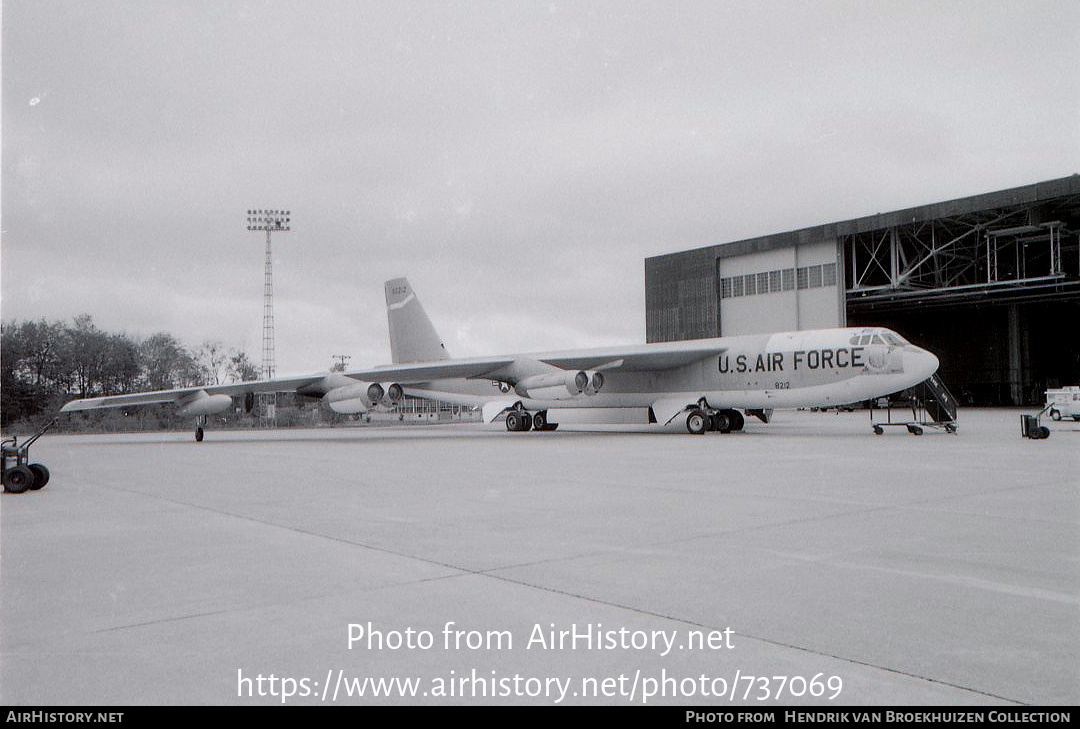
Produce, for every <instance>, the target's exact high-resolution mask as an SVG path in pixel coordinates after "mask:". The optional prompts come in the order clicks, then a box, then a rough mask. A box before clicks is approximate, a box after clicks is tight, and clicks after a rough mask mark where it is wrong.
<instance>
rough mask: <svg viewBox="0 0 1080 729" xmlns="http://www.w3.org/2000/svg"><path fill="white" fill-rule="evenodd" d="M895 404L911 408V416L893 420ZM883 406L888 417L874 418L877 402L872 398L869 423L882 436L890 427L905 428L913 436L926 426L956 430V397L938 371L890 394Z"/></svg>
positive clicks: (949, 430)
mask: <svg viewBox="0 0 1080 729" xmlns="http://www.w3.org/2000/svg"><path fill="white" fill-rule="evenodd" d="M894 406H895V407H897V408H903V409H908V408H910V413H911V418H910V419H904V418H900V419H898V420H893V407H894ZM884 409H885V411H886V419H885V420H875V419H874V410H875V408H874V401H873V400H871V401H870V423H871V425H872V426H873V428H874V433H875V434H877V435H881V434H882V433H883V432H884V428H885V427H888V426H901V427H905V428H907V431H908V432H909V433H911V434H913V435H922V433H923V428H924V427H929V428H944V430H945V432H947V433H955V432H956V411H957V402H956V398H955V397H953V394H952V393H951V392H949V388H947V387H945V383H943V382H942V381H941V379H940V378H939V377H938V376H937V375H936V374H935V375H931V376H930V377H929V379H926V380H923V381H922V382H920V383H919V384H918V385H915V386H914V387H912V388H909V389H907V390H904V391H903V392H900V393H897V394H896V395H893V396H891V397H889V398H888V403H887V404H886V405H885V408H884Z"/></svg>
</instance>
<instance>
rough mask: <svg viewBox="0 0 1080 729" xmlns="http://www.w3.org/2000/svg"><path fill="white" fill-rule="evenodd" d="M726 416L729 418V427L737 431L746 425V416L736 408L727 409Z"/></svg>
mask: <svg viewBox="0 0 1080 729" xmlns="http://www.w3.org/2000/svg"><path fill="white" fill-rule="evenodd" d="M727 413H728V417H729V418H731V429H732V430H735V431H739V430H742V429H743V426H744V425H746V418H744V417H743V414H742V413H740V412H739V411H738V410H728V411H727Z"/></svg>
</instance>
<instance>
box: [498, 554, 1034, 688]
mask: <svg viewBox="0 0 1080 729" xmlns="http://www.w3.org/2000/svg"><path fill="white" fill-rule="evenodd" d="M485 576H488V577H494V578H496V579H499V580H503V581H505V582H512V583H514V584H518V585H523V586H525V587H532V588H534V589H538V590H544V591H546V592H554V593H556V594H560V595H566V596H568V597H576V598H578V599H580V600H586V601H588V602H594V603H597V604H600V605H607V606H609V607H615V608H619V609H621V610H627V611H629V612H633V613H638V614H639V615H647V616H649V617H654V618H662V619H664V620H671V621H673V622H677V623H682V624H684V625H693V626H695V627H698V628H706V629H709V630H720V628H718V627H717V626H715V625H706V624H705V623H699V622H697V621H694V620H689V619H687V618H677V617H675V616H672V615H666V614H664V613H660V612H656V611H654V610H643V609H641V608H636V607H632V606H629V605H623V604H621V603H617V602H613V601H610V600H601V599H599V598H595V597H589V596H588V595H579V594H577V593H575V592H569V591H567V590H560V589H558V588H555V587H548V586H546V585H534V584H532V583H530V582H525V581H524V580H515V579H512V578H509V577H506V576H504V575H485ZM736 635H738V636H739V637H741V638H749V639H750V640H756V641H759V642H761V643H766V644H768V645H773V646H777V647H780V648H787V649H790V650H796V651H799V652H801V653H808V654H810V655H814V656H822V657H825V658H832V659H834V660H837V661H842V662H845V663H854V664H856V665H859V666H865V667H867V668H873V669H877V670H879V671H885V672H887V673H894V674H896V675H899V676H906V677H908V678H914V679H917V680H920V681H928V682H930V683H936V684H941V685H943V686H949V687H950V688H955V689H959V690H961V691H967V692H969V693H974V694H979V695H980V696H988V697H990V698H994V699H1000V700H1002V701H1008V702H1010V703H1013V704H1018V705H1020V706H1029V705H1030V704H1029V703H1028V702H1024V701H1020V700H1019V699H1010V698H1009V697H1007V696H1001V695H999V694H995V693H991V692H989V691H982V690H980V689H977V688H972V687H970V686H962V685H960V684H956V683H952V682H950V681H945V680H942V679H939V678H932V677H930V676H922V675H920V674H917V673H910V672H908V671H903V670H901V669H899V668H890V667H889V666H881V665H878V664H876V663H871V662H869V661H863V660H859V659H858V658H850V657H848V656H840V655H836V654H834V653H827V652H825V651H820V650H816V649H814V648H807V647H805V646H800V645H795V644H794V643H785V642H784V641H779V640H774V639H772V638H765V637H763V636H760V635H754V634H752V633H736Z"/></svg>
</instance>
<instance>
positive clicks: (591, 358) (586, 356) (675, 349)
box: [536, 340, 727, 372]
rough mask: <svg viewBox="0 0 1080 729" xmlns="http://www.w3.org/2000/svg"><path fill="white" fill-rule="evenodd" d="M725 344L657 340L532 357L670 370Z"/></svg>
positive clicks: (559, 363)
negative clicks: (654, 341) (657, 341)
mask: <svg viewBox="0 0 1080 729" xmlns="http://www.w3.org/2000/svg"><path fill="white" fill-rule="evenodd" d="M725 350H727V346H726V345H722V344H718V343H717V341H716V340H706V341H696V342H695V341H688V342H659V343H654V344H641V345H637V346H633V347H606V348H603V349H590V350H581V351H577V352H554V353H551V354H541V355H536V359H538V360H540V361H541V362H547V363H548V364H550V365H554V366H556V367H559V368H562V369H568V370H594V369H598V370H609V371H620V370H622V371H628V372H633V371H641V370H670V369H674V368H675V367H682V366H683V365H688V364H692V363H694V362H697V361H698V360H702V359H705V358H706V357H710V356H713V355H717V354H721V353H722V352H724V351H725Z"/></svg>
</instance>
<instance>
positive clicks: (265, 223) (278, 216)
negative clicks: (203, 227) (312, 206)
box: [247, 209, 292, 421]
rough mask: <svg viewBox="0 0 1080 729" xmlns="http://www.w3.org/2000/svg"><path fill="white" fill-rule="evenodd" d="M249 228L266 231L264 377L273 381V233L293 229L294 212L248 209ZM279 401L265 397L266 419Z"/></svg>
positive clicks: (271, 418) (270, 416) (269, 396)
mask: <svg viewBox="0 0 1080 729" xmlns="http://www.w3.org/2000/svg"><path fill="white" fill-rule="evenodd" d="M247 214H248V217H247V229H248V230H265V231H266V263H265V264H264V267H263V351H262V376H263V378H264V379H269V378H271V377H273V376H274V370H275V366H274V277H273V268H272V265H271V257H270V234H271V233H273V232H274V231H277V232H288V231H289V230H291V229H292V226H291V224H290V223H291V220H292V218H291V213H290V211H288V210H263V209H259V210H248V211H247ZM276 402H277V398H276V397H275V396H274V393H268V394H267V397H266V398H264V405H265V407H264V408H263V417H264V418H266V419H268V420H271V421H272V420H273V419H274V415H275V413H274V410H275V404H276Z"/></svg>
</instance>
